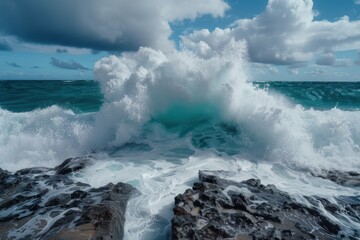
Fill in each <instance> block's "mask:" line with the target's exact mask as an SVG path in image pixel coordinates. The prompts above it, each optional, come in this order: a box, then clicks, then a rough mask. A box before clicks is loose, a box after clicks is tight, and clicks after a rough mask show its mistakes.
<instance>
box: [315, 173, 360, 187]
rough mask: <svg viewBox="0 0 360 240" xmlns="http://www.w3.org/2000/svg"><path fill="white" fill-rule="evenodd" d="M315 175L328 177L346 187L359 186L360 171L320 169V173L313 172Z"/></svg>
mask: <svg viewBox="0 0 360 240" xmlns="http://www.w3.org/2000/svg"><path fill="white" fill-rule="evenodd" d="M313 175H314V176H316V177H321V178H324V179H329V180H330V181H333V182H335V183H337V184H339V185H342V186H346V187H360V173H357V172H341V171H337V170H331V171H322V172H321V173H313Z"/></svg>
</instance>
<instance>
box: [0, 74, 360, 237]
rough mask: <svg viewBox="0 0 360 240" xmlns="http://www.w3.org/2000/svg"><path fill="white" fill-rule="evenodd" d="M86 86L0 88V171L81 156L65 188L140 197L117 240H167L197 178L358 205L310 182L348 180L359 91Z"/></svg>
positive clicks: (353, 165)
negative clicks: (216, 176) (180, 202)
mask: <svg viewBox="0 0 360 240" xmlns="http://www.w3.org/2000/svg"><path fill="white" fill-rule="evenodd" d="M97 72H100V73H101V69H97ZM137 74H139V76H142V75H141V74H143V73H142V72H141V71H140V73H137ZM164 74H165V73H163V75H164ZM163 75H162V76H163ZM191 75H192V76H193V75H194V74H193V73H191ZM179 76H181V77H186V76H187V75H186V74H185V75H181V74H180V75H179ZM201 76H202V75H201ZM201 76H200V77H198V78H201ZM119 78H120V79H121V76H120V77H119V76H117V79H119ZM164 78H166V77H164ZM97 79H100V80H99V82H97V81H50V80H49V81H0V168H3V169H6V170H9V171H15V170H18V169H21V168H26V167H35V166H46V167H50V166H55V165H57V164H59V163H61V162H62V161H63V160H65V159H66V158H68V157H78V156H87V155H91V156H93V157H94V158H95V159H96V160H97V161H96V164H94V165H92V166H90V167H88V168H86V169H85V171H82V172H80V173H77V174H76V175H74V176H73V178H74V179H77V180H79V181H82V182H86V183H89V184H91V185H92V186H93V187H99V186H102V185H105V184H107V183H109V182H118V181H122V182H127V183H130V184H131V185H133V186H134V187H136V188H137V189H139V191H140V192H141V195H140V196H139V197H136V198H134V199H132V200H131V201H130V202H129V206H128V210H127V216H126V225H125V232H126V234H125V235H126V236H125V238H126V239H166V238H168V237H169V232H170V221H171V217H172V206H173V204H174V202H173V199H174V197H175V196H176V195H177V194H179V193H183V192H184V191H185V190H186V189H187V188H189V187H191V185H192V183H193V182H195V181H196V180H197V173H198V171H199V170H225V171H229V172H231V173H232V174H230V175H229V178H231V179H235V180H237V181H240V180H245V179H248V178H259V179H261V181H262V182H263V183H265V184H274V185H275V186H276V187H277V188H279V189H281V190H283V191H286V192H288V193H290V194H291V195H292V196H293V197H294V198H296V197H297V196H301V195H317V196H324V197H326V198H327V199H335V197H337V196H349V197H359V195H360V191H359V189H358V188H351V187H343V186H340V185H337V184H335V183H333V182H330V181H328V180H325V179H319V178H316V177H313V176H312V174H311V173H313V172H317V171H321V170H324V169H337V170H340V171H358V172H360V159H359V157H360V83H359V82H291V81H289V82H246V81H244V82H242V83H241V84H240V85H239V86H236V87H235V86H234V85H231V86H230V87H229V86H228V85H226V84H225V85H224V84H223V85H222V86H221V89H222V90H218V89H220V88H217V87H213V86H211V87H209V86H207V85H206V87H204V86H205V85H204V83H203V82H202V83H201V84H200V85H199V86H197V85H194V84H192V83H191V84H190V85H189V84H188V83H187V82H186V83H182V82H181V83H180V84H179V85H176V84H175V87H176V89H175V90H174V89H172V86H173V84H172V85H171V87H169V86H168V85H167V84H168V83H167V82H166V81H164V82H155V83H154V84H153V83H151V84H150V83H149V84H148V85H146V88H140V87H138V86H137V85H135V84H134V85H131V84H130V83H129V84H128V85H126V83H121V84H120V85H121V86H120V87H119V86H118V85H119V83H118V82H116V81H113V80H111V79H113V78H110V80H106V81H104V80H101V76H97ZM139 79H143V78H141V77H139ZM175 80H176V81H178V80H177V79H175ZM175 80H172V81H175ZM142 81H143V80H141V81H140V80H139V81H138V82H139V83H143V82H142ZM104 83H105V84H104ZM117 84H118V85H117ZM124 84H125V87H124ZM182 87H183V88H186V89H185V90H184V91H183V92H182V90H181V89H182ZM190 88H192V89H195V90H191V91H189V90H188V89H190ZM144 89H145V90H144ZM159 89H160V90H161V91H160V90H159ZM178 89H180V90H178ZM224 89H225V90H224ZM229 89H231V90H229ZM139 91H140V92H141V91H146V92H145V93H144V94H143V95H141V94H139ZM134 92H135V93H134ZM228 92H230V93H231V94H229V95H231V97H224V95H223V94H222V93H224V94H225V93H228ZM175 95H176V97H174V96H175ZM225 95H226V94H225ZM140 96H142V97H140ZM159 96H161V97H159ZM189 96H196V97H189ZM144 102H146V103H147V105H144V104H143V103H144ZM144 106H146V107H144ZM135 123H136V124H135ZM302 200H304V199H302V198H301V197H299V201H302ZM334 201H335V200H334ZM334 221H337V222H338V223H339V224H341V225H342V226H345V228H346V229H348V230H349V231H353V229H359V228H360V223H359V222H357V221H355V220H353V219H347V218H344V219H338V220H336V219H335V220H334Z"/></svg>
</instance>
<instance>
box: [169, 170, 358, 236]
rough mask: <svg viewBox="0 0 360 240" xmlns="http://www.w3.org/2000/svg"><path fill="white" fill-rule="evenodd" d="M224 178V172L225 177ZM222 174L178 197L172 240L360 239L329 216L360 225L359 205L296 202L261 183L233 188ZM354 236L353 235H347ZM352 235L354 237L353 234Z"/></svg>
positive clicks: (204, 176) (203, 177) (205, 177)
mask: <svg viewBox="0 0 360 240" xmlns="http://www.w3.org/2000/svg"><path fill="white" fill-rule="evenodd" d="M221 173H222V174H224V172H221ZM218 175H220V174H219V172H205V171H200V172H199V180H200V181H199V182H197V183H194V185H193V188H192V189H188V190H186V191H185V193H183V194H180V195H178V196H176V197H175V207H174V209H173V211H174V217H173V219H172V238H173V239H279V240H280V239H358V237H360V235H359V233H358V230H357V229H350V230H351V231H344V229H342V227H341V226H340V225H338V224H337V223H336V222H333V221H332V220H331V219H330V218H328V217H327V216H325V215H324V214H323V212H322V211H321V210H319V208H318V207H316V206H318V205H319V204H320V203H321V205H322V206H323V207H324V208H325V209H326V211H328V212H329V213H330V214H333V215H334V216H340V215H344V214H346V215H347V216H349V217H352V218H353V219H356V218H357V221H359V223H360V219H359V216H360V204H359V199H356V200H354V201H353V202H349V199H347V200H345V199H338V202H339V204H338V205H335V204H332V203H330V202H329V201H328V200H326V199H323V198H319V197H315V196H314V197H304V199H306V200H307V201H308V203H309V204H307V205H306V206H305V205H304V204H301V203H298V202H296V201H295V200H294V199H292V197H291V196H290V195H288V194H287V193H285V192H282V191H280V190H278V189H277V188H276V187H275V186H273V185H267V186H265V185H262V184H261V182H260V180H258V179H249V180H247V181H243V182H234V181H228V180H225V179H221V178H219V177H218ZM347 230H349V229H347ZM349 232H352V234H349Z"/></svg>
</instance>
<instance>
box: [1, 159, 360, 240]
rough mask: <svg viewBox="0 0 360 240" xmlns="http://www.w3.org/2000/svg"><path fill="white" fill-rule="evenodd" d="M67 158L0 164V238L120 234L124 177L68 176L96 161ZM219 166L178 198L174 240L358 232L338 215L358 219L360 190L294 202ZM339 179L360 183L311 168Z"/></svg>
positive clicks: (352, 235)
mask: <svg viewBox="0 0 360 240" xmlns="http://www.w3.org/2000/svg"><path fill="white" fill-rule="evenodd" d="M93 161H94V160H93V159H92V158H91V157H82V158H71V159H67V160H65V161H64V162H63V163H62V164H61V165H59V166H57V167H55V168H28V169H22V170H19V171H17V172H15V173H10V172H8V171H4V170H2V169H0V226H1V227H0V239H1V240H3V239H57V240H60V239H61V240H65V239H75V240H78V239H79V240H81V239H103V240H106V239H123V237H124V223H125V211H126V206H127V202H128V201H129V199H130V198H131V197H132V196H134V195H138V194H139V192H138V191H137V190H136V189H135V188H133V187H132V186H131V185H129V184H125V183H121V182H119V183H117V184H113V183H109V184H107V185H106V186H103V187H100V188H92V187H91V186H90V185H88V184H84V183H81V182H74V180H72V178H71V176H72V174H76V173H77V172H78V171H81V170H82V169H83V168H85V167H86V166H89V165H91V164H92V163H93ZM224 175H226V172H223V171H214V172H209V171H200V172H199V181H198V182H196V183H194V185H193V187H192V189H188V190H186V191H185V193H183V194H179V195H178V196H176V197H175V207H174V209H173V212H174V216H173V219H172V221H171V226H172V228H171V229H172V239H253V240H254V239H349V240H355V239H360V231H359V230H358V229H352V228H351V227H346V226H344V225H343V224H341V223H339V222H337V221H336V219H350V220H353V221H355V222H358V223H360V196H354V197H352V198H346V197H344V198H341V197H339V198H337V199H336V203H334V202H333V201H329V200H328V199H324V198H321V197H317V196H312V197H309V196H301V199H302V201H301V202H299V201H296V200H295V199H293V197H292V196H290V195H289V194H288V193H286V192H283V191H280V190H278V189H277V188H276V187H275V186H274V185H263V184H261V182H260V180H258V179H249V180H246V181H243V182H236V181H230V180H226V179H225V178H221V176H224ZM313 175H314V176H316V177H321V178H325V179H329V180H331V181H333V182H335V183H337V184H340V185H344V186H351V187H358V186H360V174H358V173H355V172H348V173H344V172H338V171H324V172H322V173H320V174H313Z"/></svg>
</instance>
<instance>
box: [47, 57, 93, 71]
mask: <svg viewBox="0 0 360 240" xmlns="http://www.w3.org/2000/svg"><path fill="white" fill-rule="evenodd" d="M50 64H51V65H53V66H54V67H58V68H63V69H68V70H89V69H88V68H86V67H84V66H83V65H81V64H80V63H78V62H75V61H73V60H72V61H69V62H66V61H62V60H60V59H57V58H51V61H50Z"/></svg>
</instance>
